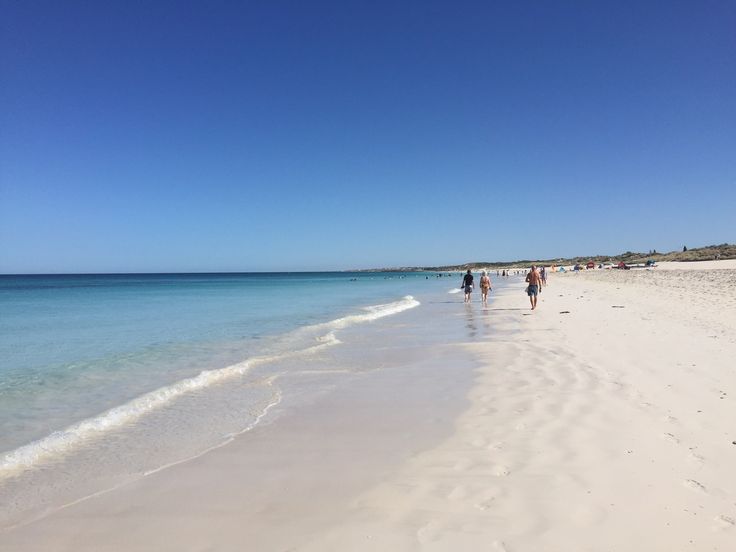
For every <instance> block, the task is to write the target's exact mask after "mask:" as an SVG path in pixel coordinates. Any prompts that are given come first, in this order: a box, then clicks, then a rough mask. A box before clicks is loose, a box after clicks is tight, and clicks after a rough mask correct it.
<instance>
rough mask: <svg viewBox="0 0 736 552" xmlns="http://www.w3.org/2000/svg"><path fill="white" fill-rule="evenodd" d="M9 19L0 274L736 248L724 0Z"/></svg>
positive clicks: (64, 12) (733, 125) (305, 7)
mask: <svg viewBox="0 0 736 552" xmlns="http://www.w3.org/2000/svg"><path fill="white" fill-rule="evenodd" d="M0 9H1V13H0V272H6V273H7V272H10V273H13V272H139V271H218V270H225V271H230V270H243V271H250V270H253V271H260V270H326V269H349V268H367V267H386V266H407V265H435V264H445V263H462V262H468V261H483V260H487V261H497V260H513V259H518V258H552V257H558V256H568V255H578V254H580V255H587V254H596V253H603V254H606V253H610V254H615V253H618V252H622V251H625V250H643V251H648V250H649V249H652V248H655V249H657V250H659V251H668V250H672V249H679V248H681V247H682V246H683V245H687V246H688V247H696V246H701V245H706V244H711V243H721V242H725V241H729V242H734V241H736V224H735V221H736V217H735V216H734V213H736V32H734V29H736V3H734V2H733V1H731V0H724V1H707V0H706V1H697V2H696V1H692V2H682V1H674V0H673V1H662V2H642V1H636V2H634V1H632V2H606V3H604V2H589V1H586V2H583V1H581V2H508V1H503V2H490V1H488V2H432V1H416V2H393V1H392V2H381V1H361V2H351V1H348V0H345V1H335V2H320V1H314V2H301V1H294V2H281V1H262V2H247V1H242V2H235V1H233V2H216V1H208V2H204V1H201V2H184V1H177V2H164V1H160V0H159V1H154V2H127V1H126V2H70V1H67V2H33V1H28V2H15V1H12V2H11V1H8V0H0Z"/></svg>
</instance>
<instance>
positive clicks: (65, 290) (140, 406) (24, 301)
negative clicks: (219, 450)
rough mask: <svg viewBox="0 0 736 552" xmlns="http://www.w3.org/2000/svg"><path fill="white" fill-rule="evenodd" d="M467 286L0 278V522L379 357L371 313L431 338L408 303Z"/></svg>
mask: <svg viewBox="0 0 736 552" xmlns="http://www.w3.org/2000/svg"><path fill="white" fill-rule="evenodd" d="M458 282H459V277H452V278H447V277H443V278H436V277H434V275H430V276H429V277H428V276H427V275H426V274H418V273H299V274H211V275H210V274H206V275H203V274H189V275H188V274H182V275H179V274H177V275H92V276H88V275H76V276H0V495H1V496H2V497H3V499H4V501H5V502H6V504H10V503H12V504H13V506H12V507H11V508H9V509H7V510H6V511H4V512H2V514H3V516H2V518H3V519H2V520H0V521H2V522H3V524H8V523H15V522H17V521H19V520H22V519H24V518H25V517H26V516H27V514H28V513H29V512H30V513H32V514H33V515H38V514H39V513H41V512H43V511H45V510H48V509H49V508H51V509H53V508H54V507H58V506H59V505H60V504H63V503H68V502H70V501H73V500H77V499H79V498H81V497H83V496H87V495H89V494H92V493H95V492H98V491H100V490H102V489H105V488H110V487H112V486H115V485H117V484H121V483H124V482H126V481H129V480H130V478H131V477H136V476H140V475H141V474H145V473H148V472H150V471H153V470H156V469H159V468H161V467H162V466H165V465H168V464H171V463H176V462H178V461H181V460H183V459H186V458H191V457H192V456H195V455H197V454H201V453H202V452H203V451H205V450H207V449H208V448H211V447H213V446H219V445H221V444H222V443H224V442H226V441H227V440H228V439H230V438H232V436H233V435H237V434H238V433H240V432H243V431H247V430H248V429H249V428H251V427H253V426H254V425H255V424H258V423H260V422H261V421H262V420H264V419H267V418H268V416H267V414H268V413H269V411H270V410H271V408H272V407H273V406H275V405H277V404H280V403H282V401H283V400H284V397H286V396H288V400H289V401H291V402H298V400H299V397H305V396H308V395H309V396H314V395H315V394H318V393H319V392H320V390H321V389H327V388H329V386H330V381H331V380H330V378H331V377H337V376H335V375H337V374H340V373H347V372H356V371H361V370H369V369H374V368H380V367H382V366H383V365H384V364H385V363H384V360H385V359H384V358H383V357H382V355H381V354H380V343H377V342H376V340H385V339H386V337H384V338H378V337H377V335H378V334H375V335H374V336H372V337H371V336H369V335H368V334H367V333H366V331H368V329H369V328H370V327H371V326H372V327H373V328H374V329H376V328H377V327H376V326H375V325H374V323H378V322H377V321H380V324H383V326H382V328H383V330H382V331H384V332H387V333H384V335H385V336H399V335H401V331H402V327H403V326H402V325H406V324H407V320H409V319H406V318H405V316H406V315H407V314H408V313H409V312H415V314H414V315H412V316H413V318H412V319H411V320H413V322H412V323H411V324H409V325H410V326H412V328H414V329H412V330H411V332H410V334H407V335H410V337H409V339H410V340H412V341H413V342H414V346H419V344H420V343H421V341H422V340H423V339H425V338H426V339H428V340H429V342H432V341H435V340H436V337H437V336H425V337H422V336H423V334H422V333H420V332H417V331H416V329H415V328H416V327H417V326H418V325H421V312H419V311H421V309H415V307H417V306H419V305H420V304H421V302H422V301H428V302H431V301H437V302H445V301H447V302H452V303H458V302H461V301H462V299H461V298H460V297H459V296H451V295H448V293H447V292H448V290H449V289H455V288H456V285H457V283H458ZM410 296H413V297H410ZM386 324H389V326H387V325H386ZM390 324H394V325H395V327H392V326H390ZM374 333H375V332H374ZM392 354H393V355H394V356H396V352H395V351H394V353H392ZM316 376H319V377H316ZM29 489H35V490H34V491H33V492H32V493H29V492H28V490H29ZM38 489H43V491H42V492H39V491H38Z"/></svg>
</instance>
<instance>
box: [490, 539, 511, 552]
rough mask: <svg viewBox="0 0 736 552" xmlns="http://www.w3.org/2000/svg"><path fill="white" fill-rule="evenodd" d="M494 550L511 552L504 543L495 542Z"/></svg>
mask: <svg viewBox="0 0 736 552" xmlns="http://www.w3.org/2000/svg"><path fill="white" fill-rule="evenodd" d="M493 549H494V550H497V551H498V552H509V549H508V548H506V545H505V544H504V543H503V541H493Z"/></svg>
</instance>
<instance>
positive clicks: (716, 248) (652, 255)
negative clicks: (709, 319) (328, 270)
mask: <svg viewBox="0 0 736 552" xmlns="http://www.w3.org/2000/svg"><path fill="white" fill-rule="evenodd" d="M649 259H652V260H654V261H655V262H666V261H679V262H694V261H713V260H718V259H721V260H725V259H736V244H730V243H722V244H720V245H706V246H703V247H696V248H692V249H689V248H687V247H686V246H683V249H682V250H680V251H670V252H669V253H659V252H657V251H654V250H653V251H650V252H648V253H640V252H632V251H626V252H625V253H620V254H618V255H589V256H579V257H566V258H557V259H521V260H516V261H492V262H491V261H474V262H468V263H464V264H457V265H441V266H411V267H408V266H407V267H394V268H368V269H356V270H353V271H349V272H456V271H458V270H467V269H471V270H473V269H479V268H522V267H528V266H529V265H532V264H539V265H546V266H549V265H574V264H578V263H581V264H583V263H587V262H588V261H593V262H594V263H596V264H599V263H618V262H619V261H624V262H625V263H626V264H636V263H644V262H646V261H647V260H649Z"/></svg>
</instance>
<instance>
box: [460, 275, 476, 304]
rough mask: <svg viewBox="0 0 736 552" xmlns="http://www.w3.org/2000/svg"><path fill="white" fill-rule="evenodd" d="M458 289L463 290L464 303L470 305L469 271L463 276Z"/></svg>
mask: <svg viewBox="0 0 736 552" xmlns="http://www.w3.org/2000/svg"><path fill="white" fill-rule="evenodd" d="M460 289H463V290H465V302H466V303H470V294H471V293H472V292H473V275H472V274H471V273H470V269H468V272H467V274H465V276H463V284H462V285H461V286H460Z"/></svg>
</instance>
